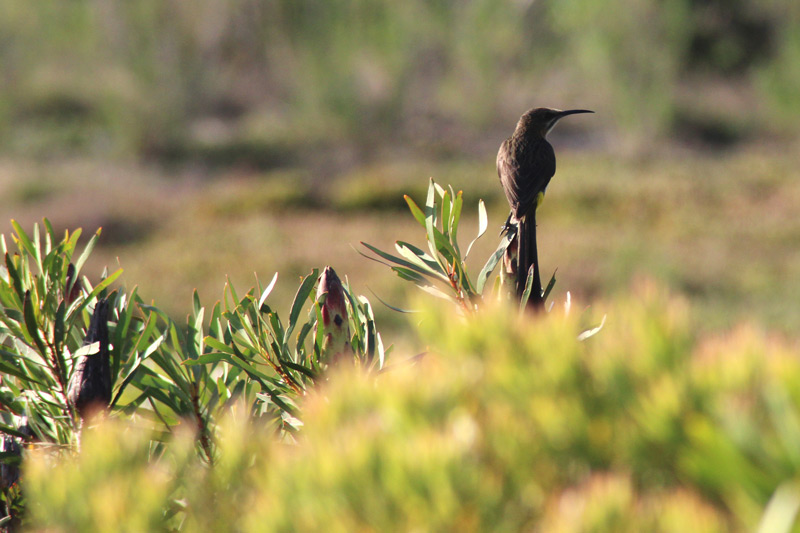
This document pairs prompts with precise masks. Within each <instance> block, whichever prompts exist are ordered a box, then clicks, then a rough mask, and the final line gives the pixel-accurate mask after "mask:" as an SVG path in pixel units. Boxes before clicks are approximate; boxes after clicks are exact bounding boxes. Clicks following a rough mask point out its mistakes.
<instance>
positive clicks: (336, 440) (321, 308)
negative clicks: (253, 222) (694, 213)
mask: <svg viewBox="0 0 800 533" xmlns="http://www.w3.org/2000/svg"><path fill="white" fill-rule="evenodd" d="M407 201H408V203H409V207H410V208H411V212H412V215H413V217H414V218H415V219H416V221H417V222H418V223H419V225H420V226H421V227H422V228H423V229H424V232H425V235H426V240H427V244H428V247H427V250H424V249H422V248H418V247H416V246H413V245H411V244H408V243H405V242H402V241H399V242H398V244H397V247H396V253H397V254H398V255H394V253H387V252H384V251H382V250H380V249H378V248H375V247H373V246H370V245H366V247H367V249H368V250H369V251H370V252H371V254H373V255H374V256H375V257H377V258H378V259H380V260H381V261H385V262H387V264H388V265H389V266H391V267H392V270H394V272H395V273H397V274H398V275H399V276H400V277H401V278H404V279H407V280H410V281H413V282H414V283H416V284H417V285H419V286H420V287H421V288H423V289H424V290H425V292H426V293H428V294H433V295H435V296H439V297H440V298H441V299H442V300H439V301H444V300H450V303H449V304H445V303H442V304H441V305H440V306H438V307H437V306H435V305H432V302H431V301H422V300H416V302H415V308H416V311H417V313H416V314H414V315H412V316H413V324H412V325H411V326H410V327H411V328H412V329H413V335H414V337H415V338H418V339H419V341H420V342H421V343H422V345H424V346H426V347H427V351H426V352H425V353H423V354H420V355H417V356H415V357H409V356H408V354H406V355H399V356H393V357H391V358H390V359H386V354H387V353H388V351H387V350H384V347H383V343H382V340H381V337H380V335H379V334H378V333H377V331H376V329H375V323H374V318H373V315H372V312H371V307H370V304H369V302H368V300H366V299H365V298H363V297H359V298H354V297H353V296H352V295H351V293H350V291H349V290H347V289H346V287H345V286H342V285H341V284H340V283H339V281H338V278H337V277H336V275H335V274H334V273H332V271H330V269H326V271H325V272H324V273H323V275H322V276H321V277H319V280H318V274H317V273H316V272H314V273H312V275H310V276H308V277H307V278H305V279H304V280H303V281H302V283H301V285H300V287H299V289H298V291H297V296H296V298H295V302H294V303H293V305H292V308H291V310H290V312H289V317H288V320H287V321H285V322H284V321H282V320H281V318H280V315H279V314H278V313H276V312H275V311H273V310H272V309H271V308H270V306H269V305H268V301H269V295H270V293H271V291H272V289H273V287H274V285H275V283H276V279H273V281H272V282H271V283H270V284H269V286H267V287H266V288H262V287H260V286H259V287H257V288H255V289H253V290H251V291H249V292H248V293H247V294H246V295H245V296H244V297H243V298H241V299H240V298H239V297H238V296H237V295H236V291H235V290H234V289H233V287H228V288H227V289H226V298H225V301H224V303H223V304H222V305H221V304H219V303H218V304H216V305H215V306H213V310H212V312H211V314H210V320H209V321H208V326H206V320H205V318H204V310H203V308H202V307H201V304H200V302H199V299H198V297H197V295H195V298H194V310H193V313H192V315H191V316H190V318H189V321H188V323H187V325H186V326H185V327H179V326H178V325H177V324H175V323H173V322H172V321H171V320H170V319H169V318H168V317H167V316H166V315H165V314H164V313H163V312H161V311H159V310H158V309H157V308H156V307H154V306H153V305H148V304H145V303H144V302H143V301H142V300H141V298H139V297H138V296H137V295H136V291H135V290H134V291H133V292H132V293H131V294H130V295H128V294H125V293H124V292H120V291H119V290H116V291H113V292H109V291H110V285H111V283H112V282H113V281H114V280H115V279H116V278H117V277H118V276H119V272H115V273H113V274H110V275H104V276H103V279H102V280H101V281H100V282H99V283H98V284H97V285H96V286H94V287H93V286H92V284H91V283H90V282H89V280H88V279H87V278H86V277H85V276H84V277H82V278H80V277H79V273H80V271H81V267H82V266H83V264H84V263H85V260H86V257H87V256H88V253H89V252H91V249H92V248H93V245H94V242H95V239H96V238H97V236H95V237H93V239H92V240H90V241H89V243H88V246H87V247H86V250H85V251H84V252H83V253H82V254H81V255H79V256H77V257H75V256H76V255H77V254H76V243H77V240H78V237H79V234H80V233H79V232H75V233H73V234H71V235H70V234H67V235H65V237H64V239H63V240H60V241H59V240H58V239H57V238H56V235H55V234H54V232H53V230H52V227H51V226H50V225H49V223H48V222H47V221H45V231H44V232H43V233H40V231H39V229H38V227H37V228H35V231H34V233H33V237H32V238H31V237H29V236H28V235H27V233H26V232H24V231H23V230H22V228H20V227H19V226H18V225H16V224H15V234H14V235H13V242H14V244H15V249H12V248H7V247H6V245H5V238H4V239H3V241H2V242H3V243H4V252H5V266H4V267H3V268H2V270H0V274H2V276H0V299H1V300H2V302H3V311H2V314H0V319H1V321H2V327H0V334H1V335H2V340H3V349H2V351H0V355H2V360H1V362H2V371H3V376H2V385H1V386H2V394H0V402H2V404H1V405H2V413H0V414H1V415H2V417H3V426H2V427H0V430H2V431H3V432H4V433H5V434H6V437H5V439H4V441H3V442H4V449H3V450H4V453H3V455H2V457H1V458H0V459H2V461H3V467H2V468H3V482H4V485H3V492H2V498H3V501H4V502H5V503H6V508H7V510H8V512H9V513H10V518H9V519H6V524H7V525H12V524H14V523H15V521H18V520H20V517H21V519H22V521H23V524H24V525H26V526H29V527H33V528H36V529H48V530H49V529H54V530H64V531H70V530H117V529H131V530H155V529H165V528H166V529H171V530H185V531H195V530H201V529H208V528H212V529H214V530H215V531H216V530H219V531H227V530H237V531H238V530H284V529H285V530H299V531H319V530H321V529H325V530H331V531H352V530H353V529H367V530H379V531H407V530H409V529H423V530H443V529H458V530H466V531H485V530H489V529H491V530H500V531H519V530H525V529H538V528H542V529H545V530H558V531H640V530H651V531H676V532H677V531H684V530H686V528H691V529H692V530H693V531H708V532H717V531H740V530H752V529H753V528H755V527H756V526H758V527H759V528H760V531H770V532H778V533H779V532H783V531H787V532H788V531H793V530H794V529H793V527H794V524H795V522H796V514H797V511H798V508H800V495H798V492H797V489H796V486H795V483H796V482H795V476H796V475H797V470H798V468H800V465H798V463H797V461H796V457H795V455H796V454H795V453H794V449H795V446H794V444H795V441H796V439H797V438H800V435H798V433H797V424H798V420H800V397H798V396H797V391H798V390H800V387H799V386H800V360H798V359H797V357H796V354H795V353H794V350H793V349H792V347H791V346H790V345H789V344H788V343H786V342H784V341H778V340H774V339H769V338H767V337H766V336H765V335H764V334H762V333H760V332H758V331H757V330H754V329H752V328H741V329H739V330H736V331H733V332H729V333H726V334H724V335H719V334H713V335H712V334H708V333H702V332H701V329H700V328H699V327H698V324H697V322H696V321H695V320H693V318H692V315H691V313H690V312H689V310H688V308H687V306H686V305H685V303H684V302H681V301H677V300H675V299H672V298H670V297H668V296H667V295H665V293H664V292H662V291H660V290H658V289H656V288H655V287H654V286H653V285H643V286H639V287H636V288H634V291H633V293H632V294H631V295H629V296H627V297H622V298H619V299H618V300H616V301H613V302H603V303H598V304H596V305H595V306H594V309H596V310H588V311H587V310H584V311H583V312H581V311H579V310H577V308H576V306H575V305H574V304H573V303H572V302H571V301H570V300H569V296H568V299H567V300H566V301H565V302H558V305H557V306H555V305H553V302H551V306H550V307H549V309H550V312H549V313H548V314H546V315H542V314H539V315H531V314H528V313H524V312H521V311H520V306H519V304H518V303H517V302H513V303H512V302H510V301H508V300H507V299H506V298H505V297H504V294H505V293H506V292H507V290H508V288H507V287H505V288H504V286H503V284H502V280H501V279H498V280H496V281H495V282H494V283H487V281H488V280H489V279H490V278H489V275H490V273H491V271H492V270H493V269H494V268H495V266H496V264H497V263H498V261H499V260H500V256H501V255H502V252H503V250H504V248H505V246H506V245H507V239H503V240H501V244H500V246H499V247H498V249H497V252H496V253H494V254H492V256H491V257H490V259H489V261H488V262H487V264H486V266H485V267H484V269H483V270H482V271H481V272H480V274H478V275H477V276H474V275H473V274H471V273H470V272H469V270H468V268H467V267H466V263H465V261H464V257H463V256H462V252H461V248H460V247H459V243H458V238H457V234H458V226H459V222H460V218H461V208H462V203H463V199H462V195H461V194H460V193H459V194H453V192H452V191H451V190H448V189H444V188H441V187H439V186H437V185H436V184H434V183H433V182H431V184H430V187H429V193H428V196H427V198H426V201H425V203H424V204H422V206H421V207H420V206H418V205H417V204H416V203H415V202H413V201H412V200H411V199H407ZM479 212H480V216H479V218H480V220H481V222H480V225H479V231H478V237H480V236H481V235H482V234H483V233H484V232H485V231H486V229H487V227H488V224H487V221H486V214H485V210H484V208H483V204H480V206H479ZM471 249H472V244H470V245H469V246H468V247H467V248H465V253H466V254H468V253H469V252H470V251H471ZM73 260H74V261H75V263H74V265H73V263H72V261H73ZM315 284H318V285H319V286H318V289H317V292H316V296H315V297H314V296H312V292H313V288H314V286H315ZM491 287H493V288H491ZM101 298H102V299H103V301H106V302H109V307H110V308H111V311H110V313H111V315H110V328H109V339H111V340H112V342H111V344H110V345H109V349H110V364H111V368H112V369H113V383H112V384H113V391H114V394H113V400H112V402H111V405H110V409H111V411H110V412H111V416H110V418H106V417H105V416H103V417H100V418H86V420H82V418H83V415H82V414H81V419H79V417H78V416H76V414H75V412H74V411H73V406H71V405H70V404H69V402H68V401H67V399H66V395H65V394H64V393H65V390H66V388H65V386H64V384H65V383H66V382H67V381H71V379H72V378H71V377H70V376H71V375H73V374H74V373H75V368H76V361H77V360H78V359H79V357H82V356H86V355H87V351H89V353H88V355H89V356H90V357H92V356H93V357H98V356H99V353H94V354H93V353H91V350H95V351H96V348H94V347H93V346H92V345H87V346H84V347H83V348H79V346H80V341H81V339H82V337H83V335H84V333H83V332H85V330H86V324H87V323H88V320H87V318H88V311H87V306H88V305H89V304H90V303H93V302H99V301H100V300H99V299H101ZM309 301H310V307H309V305H308V302H309ZM562 304H563V306H562ZM445 305H446V306H447V307H443V306H445ZM94 306H95V307H97V306H98V304H97V303H94ZM305 309H308V311H304V310H305ZM601 311H602V312H603V313H604V316H603V317H602V320H601V317H600V316H599V315H600V313H601ZM95 312H96V311H95ZM306 314H307V318H303V316H304V315H306ZM336 316H338V317H340V318H341V319H343V320H334V319H333V318H334V317H336ZM607 318H608V320H607ZM598 322H600V324H601V325H600V326H599V327H591V326H595V325H596V324H597V323H598ZM342 326H344V327H342ZM337 339H338V340H337ZM134 390H135V392H134ZM9 442H10V443H17V444H16V446H15V447H13V446H7V445H6V443H9ZM23 446H24V451H23V450H22V447H23ZM21 452H22V458H23V459H24V462H23V463H22V474H21V476H20V474H19V473H18V470H16V469H17V468H18V467H19V463H20V453H21ZM15 472H16V473H15ZM20 479H21V482H20Z"/></svg>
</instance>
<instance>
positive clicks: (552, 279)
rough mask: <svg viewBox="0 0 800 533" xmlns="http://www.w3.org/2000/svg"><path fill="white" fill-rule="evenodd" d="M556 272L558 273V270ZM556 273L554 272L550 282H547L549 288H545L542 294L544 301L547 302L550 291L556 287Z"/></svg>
mask: <svg viewBox="0 0 800 533" xmlns="http://www.w3.org/2000/svg"><path fill="white" fill-rule="evenodd" d="M556 272H558V270H556ZM556 272H553V275H552V277H551V278H550V281H548V282H547V287H545V289H544V292H542V300H547V297H548V296H550V291H552V290H553V287H555V286H556Z"/></svg>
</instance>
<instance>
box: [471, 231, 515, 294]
mask: <svg viewBox="0 0 800 533" xmlns="http://www.w3.org/2000/svg"><path fill="white" fill-rule="evenodd" d="M513 238H514V236H513V235H510V234H508V233H506V234H505V235H503V238H502V239H501V240H500V244H499V245H498V246H497V250H495V251H494V253H493V254H492V255H491V256H490V257H489V260H488V261H486V264H485V265H484V266H483V269H481V272H480V274H478V282H477V292H478V294H483V287H484V286H485V285H486V280H488V279H489V276H490V275H491V274H492V271H494V268H495V267H496V266H497V263H499V262H500V259H502V257H503V254H504V253H505V252H506V249H507V248H508V245H509V244H511V241H512V240H513Z"/></svg>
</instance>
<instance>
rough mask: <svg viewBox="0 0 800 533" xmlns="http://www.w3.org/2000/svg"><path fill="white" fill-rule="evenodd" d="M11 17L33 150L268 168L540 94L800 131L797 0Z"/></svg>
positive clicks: (696, 135) (8, 45)
mask: <svg viewBox="0 0 800 533" xmlns="http://www.w3.org/2000/svg"><path fill="white" fill-rule="evenodd" d="M1 14H2V16H0V34H2V35H3V46H2V47H0V62H2V65H3V68H2V70H1V71H0V76H2V79H3V83H2V84H0V130H1V131H3V132H5V134H6V135H5V136H4V139H5V141H6V144H7V145H9V146H12V147H14V148H15V149H16V150H21V151H23V152H26V153H39V154H42V153H47V154H52V153H53V151H54V150H58V149H62V150H63V149H68V150H70V151H75V150H81V149H83V150H86V151H89V152H91V153H109V152H111V153H120V152H121V153H136V154H142V155H149V156H151V157H154V158H157V159H159V160H162V161H180V160H197V159H199V160H202V161H205V162H206V163H212V164H229V163H231V162H242V161H244V160H247V161H249V162H250V163H251V164H253V165H256V166H260V167H262V168H263V167H272V166H275V165H281V164H286V163H288V162H292V161H295V160H297V159H298V158H300V159H301V160H302V159H304V158H305V155H304V154H305V151H306V149H307V148H308V147H309V146H314V147H315V149H316V150H318V151H319V150H324V149H325V148H326V147H331V145H333V146H340V145H341V144H343V143H344V144H347V143H353V142H354V143H356V144H357V145H359V146H361V147H362V148H363V149H364V150H365V153H367V152H371V151H373V150H374V149H376V148H380V147H382V146H383V145H384V143H386V142H387V141H389V142H399V143H400V144H402V145H409V144H410V145H413V146H416V147H417V148H419V149H422V150H425V151H433V152H437V150H438V151H443V152H444V153H448V152H449V153H452V152H453V151H454V150H455V151H462V150H464V148H465V146H464V144H463V143H464V142H465V141H469V140H475V139H480V138H483V137H485V130H486V128H487V127H497V126H505V127H508V122H509V121H511V120H514V119H515V118H516V117H517V116H518V115H519V114H520V112H521V110H524V109H526V108H527V107H529V106H530V105H531V104H532V102H533V100H534V99H535V100H536V101H537V102H552V104H551V105H552V106H557V105H560V106H564V107H567V106H568V105H569V104H575V103H578V102H580V105H581V106H582V107H587V108H590V109H602V110H604V118H603V119H602V120H603V122H602V127H603V128H604V129H605V130H607V131H610V132H613V133H614V134H615V135H616V136H617V137H618V138H621V139H624V140H625V141H627V142H629V143H634V144H637V143H638V144H639V145H642V144H646V143H647V141H650V140H653V139H654V138H660V137H663V136H673V137H676V138H681V139H684V140H686V139H687V137H689V138H692V139H695V140H702V141H705V142H708V143H711V144H722V145H725V144H728V143H731V142H736V141H739V140H742V139H753V138H754V137H755V136H756V135H757V134H763V133H768V132H785V133H786V132H788V133H792V134H796V133H797V123H796V121H795V120H793V119H792V117H794V116H796V115H797V113H798V104H797V99H796V98H795V97H794V95H796V94H797V92H798V90H800V81H799V80H800V70H799V69H800V66H798V65H800V39H798V37H797V35H798V34H800V13H798V9H797V6H796V3H795V2H793V1H792V0H770V1H766V2H760V1H756V0H737V1H727V0H711V1H707V0H704V1H700V0H667V1H663V2H655V3H648V2H641V1H638V0H615V1H614V2H612V3H610V4H609V3H608V2H599V1H597V0H569V1H559V2H555V1H554V2H539V1H536V2H508V1H505V0H477V1H472V2H468V3H466V4H465V3H463V2H453V1H437V2H423V1H409V2H401V3H397V2H392V1H390V0H370V1H359V0H356V1H351V0H347V1H330V2H325V3H324V4H322V5H320V4H319V3H318V2H311V1H305V0H301V1H294V0H292V1H282V0H270V1H266V2H264V1H260V0H226V1H207V0H193V1H190V2H161V1H158V0H144V1H140V2H135V3H130V2H124V1H109V2H103V4H102V5H98V4H97V3H95V2H92V1H89V0H80V1H75V2H67V3H62V2H34V3H31V2H13V3H6V4H5V5H4V6H3V7H2V12H1ZM534 97H535V98H534ZM445 130H446V131H449V132H451V133H452V134H451V135H442V132H443V131H445ZM325 153H326V154H329V152H325ZM440 153H441V152H440Z"/></svg>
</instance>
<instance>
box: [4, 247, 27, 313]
mask: <svg viewBox="0 0 800 533" xmlns="http://www.w3.org/2000/svg"><path fill="white" fill-rule="evenodd" d="M5 259H6V269H7V270H8V277H9V278H10V279H11V284H12V285H13V286H14V293H13V294H14V300H15V301H16V302H18V305H21V304H22V299H23V295H24V294H25V291H24V290H22V278H21V277H20V275H19V271H18V270H17V268H16V267H15V266H14V260H13V259H12V257H11V255H10V254H6V256H5Z"/></svg>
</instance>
